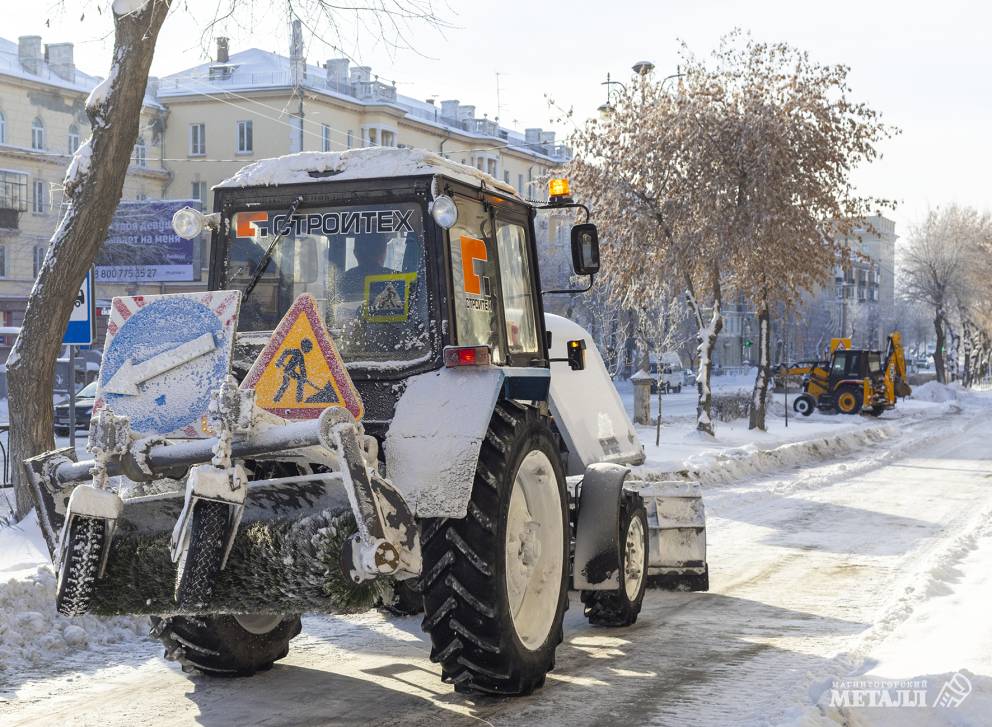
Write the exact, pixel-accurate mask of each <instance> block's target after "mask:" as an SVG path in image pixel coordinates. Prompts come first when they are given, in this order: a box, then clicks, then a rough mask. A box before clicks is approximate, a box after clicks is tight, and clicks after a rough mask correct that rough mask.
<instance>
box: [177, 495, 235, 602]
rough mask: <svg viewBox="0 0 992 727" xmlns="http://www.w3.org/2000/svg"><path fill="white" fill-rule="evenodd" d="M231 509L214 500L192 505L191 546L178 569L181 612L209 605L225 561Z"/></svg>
mask: <svg viewBox="0 0 992 727" xmlns="http://www.w3.org/2000/svg"><path fill="white" fill-rule="evenodd" d="M228 507H229V506H228V505H225V504H224V503H222V502H214V501H212V500H200V501H198V502H197V503H196V504H195V505H194V506H193V512H192V514H191V515H190V517H191V518H192V522H191V523H190V533H189V547H187V549H186V552H185V553H184V554H183V557H182V558H180V560H179V568H178V569H177V570H176V603H177V604H179V607H180V608H182V609H190V610H194V609H198V608H203V607H204V606H206V605H207V604H208V603H209V602H210V594H211V593H212V592H213V587H214V583H215V582H216V581H217V576H218V575H220V564H221V561H222V560H223V558H224V537H225V535H226V534H227V521H228Z"/></svg>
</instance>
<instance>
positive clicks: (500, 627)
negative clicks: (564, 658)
mask: <svg viewBox="0 0 992 727" xmlns="http://www.w3.org/2000/svg"><path fill="white" fill-rule="evenodd" d="M535 451H540V452H541V453H543V455H544V456H545V457H547V460H548V461H549V462H550V463H551V468H552V470H553V471H552V472H551V473H548V474H551V475H552V477H553V480H554V482H553V483H549V486H550V487H555V488H556V489H557V498H558V502H560V505H561V512H560V517H561V533H562V538H561V543H560V546H559V547H561V549H562V560H561V564H562V567H561V577H560V579H558V580H559V588H560V590H559V594H558V598H557V599H556V601H555V613H554V614H553V618H552V619H551V620H550V626H549V627H548V629H547V631H546V634H547V635H546V637H545V638H544V639H543V641H542V642H541V643H540V644H536V640H537V638H538V637H536V636H533V635H532V636H531V639H532V640H533V641H535V644H536V645H535V646H534V648H529V647H528V646H526V645H525V644H524V643H523V641H522V640H521V637H520V635H519V634H518V632H517V628H516V626H515V624H514V620H513V616H512V614H511V613H510V596H509V595H508V588H510V585H509V584H508V579H509V577H510V576H509V574H508V573H507V567H506V565H507V563H506V554H507V522H508V512H509V506H510V496H511V493H512V491H513V486H514V480H515V478H516V476H517V471H518V469H519V468H520V465H521V463H522V462H523V461H524V458H525V457H527V456H528V455H529V454H531V453H533V452H535ZM560 457H561V454H560V450H559V447H558V444H557V442H556V440H555V437H554V435H553V434H552V431H551V429H550V427H549V424H548V421H547V418H546V417H544V416H541V415H540V414H539V413H538V412H537V410H536V409H534V408H533V407H529V406H520V405H517V404H514V403H512V402H503V401H501V402H499V403H498V404H497V405H496V409H495V411H494V412H493V416H492V419H491V421H490V423H489V431H488V432H487V433H486V437H485V440H484V441H483V443H482V448H481V451H480V454H479V464H478V466H477V468H476V473H475V480H474V483H473V488H472V497H471V500H470V502H469V505H468V516H467V517H465V518H463V519H448V518H437V519H431V520H427V521H425V522H424V524H423V527H422V528H421V545H422V548H423V558H424V567H423V576H422V578H421V586H422V588H423V592H424V621H423V628H424V630H425V631H427V632H428V633H429V634H430V637H431V643H432V649H431V661H433V662H435V663H440V664H441V676H442V679H443V680H444V681H445V682H447V683H451V684H454V685H455V689H456V690H458V691H462V692H464V691H479V692H485V693H489V694H499V695H522V694H530V693H531V692H532V691H533V690H534V689H536V688H538V687H540V686H541V685H543V684H544V679H545V675H546V674H547V672H548V671H550V670H551V669H552V668H553V667H554V663H555V649H556V648H557V647H558V644H560V643H561V641H562V620H563V619H564V615H565V609H566V608H567V605H568V589H567V575H568V533H569V529H568V520H567V499H566V497H567V495H566V492H565V477H564V472H563V469H562V465H561V459H560ZM542 547H543V546H542ZM553 552H554V551H548V553H553ZM548 582H549V583H550V582H552V579H551V578H549V581H548ZM549 600H550V599H549ZM546 615H548V614H546Z"/></svg>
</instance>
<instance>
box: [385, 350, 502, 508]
mask: <svg viewBox="0 0 992 727" xmlns="http://www.w3.org/2000/svg"><path fill="white" fill-rule="evenodd" d="M504 378H505V374H504V373H503V372H502V371H501V370H499V369H498V368H496V367H479V368H474V367H471V368H470V367H459V368H452V369H448V368H443V369H440V370H438V371H431V372H428V373H425V374H419V375H417V376H412V377H410V378H409V379H407V386H406V389H405V390H404V392H403V394H402V395H401V396H400V398H399V401H398V402H397V403H396V413H395V415H394V416H393V420H392V422H391V423H390V425H389V430H388V431H387V432H386V438H385V440H384V442H383V450H384V454H385V458H386V476H387V477H388V478H389V480H390V482H392V483H393V486H394V487H395V488H396V489H397V490H398V491H399V493H400V494H401V495H402V496H403V498H404V499H405V500H406V502H407V504H408V505H409V507H410V510H411V511H412V512H413V513H414V515H415V516H416V517H421V518H425V517H453V518H463V517H465V514H466V512H467V511H468V501H469V498H470V497H471V496H472V483H473V481H474V479H475V469H476V466H477V465H478V461H479V450H480V449H481V447H482V440H483V438H485V436H486V431H487V430H488V429H489V420H490V419H491V418H492V415H493V409H494V408H495V406H496V401H497V399H498V398H499V396H500V393H501V391H502V389H503V382H504Z"/></svg>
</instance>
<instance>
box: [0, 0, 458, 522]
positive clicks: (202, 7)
mask: <svg viewBox="0 0 992 727" xmlns="http://www.w3.org/2000/svg"><path fill="white" fill-rule="evenodd" d="M70 4H71V3H68V2H66V3H59V4H58V5H57V7H58V8H60V9H62V10H65V11H67V12H68V11H69V9H70V8H69V7H68V6H69V5H70ZM80 4H81V5H88V4H89V3H80ZM110 5H111V12H110V13H107V15H108V16H109V17H110V18H111V19H112V22H113V26H114V50H113V54H112V60H111V66H110V70H109V73H108V74H107V78H106V79H105V80H104V81H103V82H102V83H100V84H99V85H98V86H97V87H96V88H95V89H94V90H93V92H92V93H91V94H90V96H89V98H88V99H87V101H86V113H87V115H88V116H89V119H90V125H91V128H92V134H91V137H90V138H89V139H88V140H87V141H86V142H85V143H83V144H81V145H80V147H79V149H78V150H77V151H76V153H75V155H74V156H73V159H72V161H71V163H70V165H69V168H68V171H67V173H66V177H65V182H64V200H65V204H64V205H63V211H62V218H61V219H60V220H59V223H58V226H57V227H56V229H55V233H54V234H53V236H52V239H51V241H50V243H49V246H48V252H47V254H46V256H45V261H44V264H43V265H42V267H41V270H40V271H39V273H38V276H37V279H36V280H35V284H34V287H33V289H32V291H31V294H30V296H29V297H28V303H27V309H26V311H25V314H24V323H23V324H22V326H21V332H20V335H19V336H18V337H17V340H16V341H15V343H14V347H13V349H12V351H11V353H10V356H9V357H8V359H7V372H8V373H7V378H8V383H9V403H10V419H11V422H13V426H12V427H11V431H10V450H11V458H12V459H13V461H14V462H16V463H18V465H19V463H20V462H22V461H23V460H24V459H26V458H28V457H31V456H34V455H36V454H39V453H41V452H44V451H45V450H48V449H51V448H52V447H53V446H54V438H53V433H52V396H51V393H52V388H53V380H54V376H55V361H56V358H57V357H58V353H59V350H60V348H61V341H62V334H63V332H64V331H65V327H66V324H67V323H68V320H69V315H70V313H71V311H72V304H73V300H74V297H75V291H77V290H79V286H80V285H81V284H82V282H83V278H84V277H85V276H86V273H87V271H88V270H89V269H90V267H91V266H92V265H93V261H94V260H95V259H96V256H97V253H98V251H99V249H100V246H101V244H102V243H103V241H104V240H105V239H106V237H107V229H108V228H109V226H110V222H111V219H112V217H113V214H114V211H115V210H116V208H117V203H118V202H119V201H120V199H121V192H122V189H123V186H124V178H125V176H126V174H127V167H128V162H129V160H130V157H131V153H132V150H133V148H134V144H135V141H136V140H137V138H138V127H139V119H140V114H141V108H142V103H143V100H144V95H145V87H146V85H147V83H148V72H149V69H150V67H151V63H152V57H153V55H154V52H155V44H156V41H157V40H158V36H159V31H160V30H161V28H162V24H163V22H164V21H165V20H166V17H167V15H168V14H169V13H170V12H171V11H172V10H173V5H176V6H178V5H179V3H173V2H172V0H113V2H112V3H110ZM261 5H272V6H277V7H279V8H281V9H283V10H285V11H286V13H287V18H288V17H298V18H301V19H302V21H303V23H304V24H305V25H306V26H307V27H309V28H311V29H312V30H322V31H326V32H327V33H329V34H330V35H332V36H336V35H337V33H338V30H339V24H340V21H341V20H342V19H343V18H345V19H346V20H347V21H348V24H349V25H350V26H354V25H355V24H356V23H357V24H358V25H359V26H362V27H363V30H364V31H365V32H366V33H368V34H369V36H370V37H375V38H377V39H383V40H385V41H386V42H387V43H390V44H391V45H393V46H394V47H399V48H402V47H407V46H408V45H409V43H408V42H407V38H406V31H407V30H408V29H409V28H410V27H411V23H416V22H419V21H423V22H426V23H428V24H432V25H435V26H437V25H438V24H440V21H439V19H438V17H437V16H436V15H435V13H434V11H433V8H432V6H431V1H430V0H356V2H352V3H348V4H347V5H339V4H336V3H333V2H329V1H328V0H285V1H284V2H277V1H276V0H270V2H268V3H266V2H259V1H258V0H255V2H244V0H221V2H218V3H210V4H209V6H208V5H207V4H204V3H197V4H195V5H194V4H193V3H186V4H183V9H184V11H185V12H189V13H191V14H192V15H193V17H194V18H196V19H197V20H198V22H199V24H200V26H201V27H203V28H205V29H206V30H205V31H204V33H205V35H206V34H207V33H209V29H210V28H212V27H214V26H215V25H216V24H217V23H219V22H226V21H229V20H230V21H232V22H234V21H238V19H239V17H240V20H243V21H245V22H244V23H243V26H244V27H250V20H251V18H252V15H253V14H254V13H255V12H256V11H257V10H258V9H259V6H261ZM191 6H192V7H191ZM13 476H14V484H15V494H16V500H17V504H16V507H17V513H16V514H17V516H19V517H20V516H23V515H24V514H25V513H27V512H28V510H30V508H31V497H30V493H29V492H28V491H27V488H26V487H25V483H24V478H23V475H22V472H21V468H20V466H15V467H14V468H13Z"/></svg>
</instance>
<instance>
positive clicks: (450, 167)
mask: <svg viewBox="0 0 992 727" xmlns="http://www.w3.org/2000/svg"><path fill="white" fill-rule="evenodd" d="M431 174H443V175H445V176H448V177H452V178H454V179H458V180H460V181H463V182H465V183H466V184H470V185H472V186H473V187H477V186H479V185H480V184H481V185H482V186H485V187H489V188H491V189H497V190H499V191H500V192H502V193H504V194H507V195H510V196H512V197H518V198H519V195H518V194H517V191H516V190H515V189H514V188H513V187H511V186H510V185H508V184H505V183H504V182H500V181H499V180H498V179H495V178H494V177H491V176H490V175H488V174H486V173H485V172H483V171H480V170H479V169H476V168H475V167H469V166H466V165H464V164H458V163H457V162H453V161H451V160H449V159H445V158H443V157H441V156H439V155H437V154H434V153H432V152H429V151H425V150H423V149H394V148H391V147H367V148H362V149H350V150H348V151H342V152H329V151H326V152H298V153H296V154H287V155H286V156H281V157H276V158H275V159H263V160H262V161H259V162H255V163H254V164H249V165H248V166H246V167H245V168H243V169H242V170H241V171H239V172H238V173H237V174H235V175H234V176H233V177H231V178H230V179H226V180H224V181H223V182H221V183H220V184H218V185H217V186H216V187H214V189H218V188H222V187H264V186H270V185H276V184H279V185H282V184H303V183H308V182H321V181H335V182H336V181H341V180H346V179H385V178H388V177H413V176H428V175H431Z"/></svg>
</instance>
